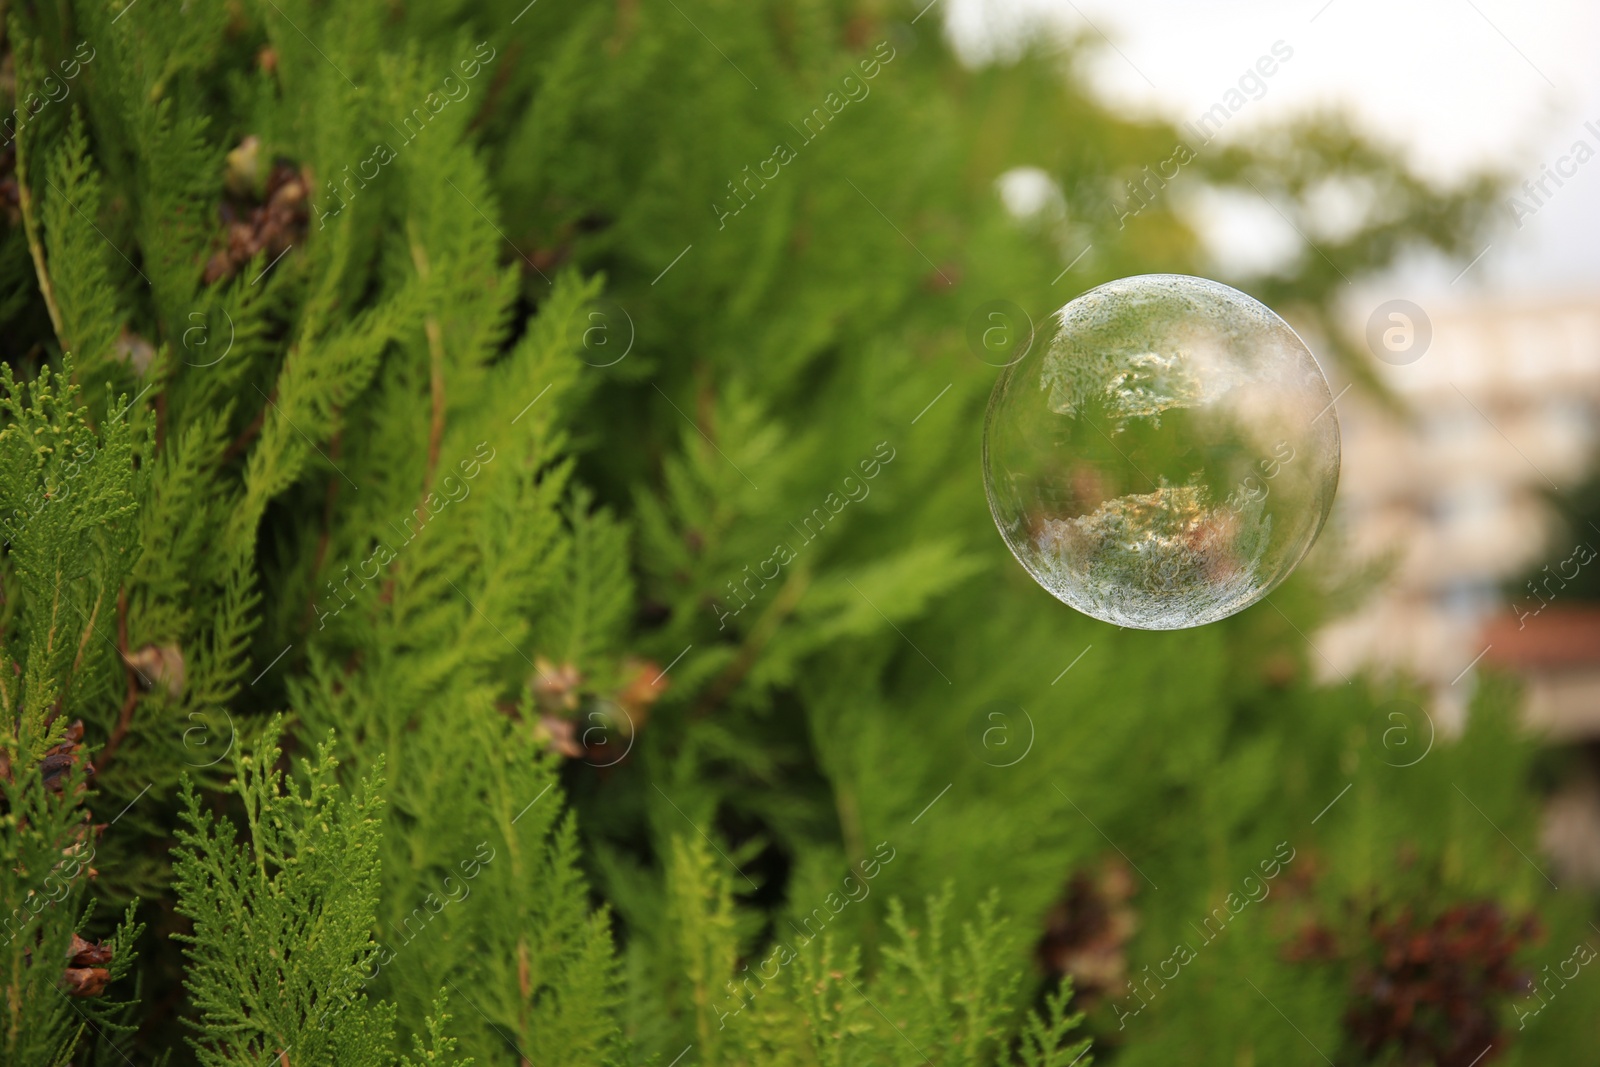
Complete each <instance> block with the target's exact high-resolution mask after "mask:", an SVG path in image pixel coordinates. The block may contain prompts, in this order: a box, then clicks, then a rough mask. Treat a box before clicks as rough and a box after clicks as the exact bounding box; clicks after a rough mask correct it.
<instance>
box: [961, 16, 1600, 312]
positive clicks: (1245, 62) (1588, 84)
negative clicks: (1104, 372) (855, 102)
mask: <svg viewBox="0 0 1600 1067" xmlns="http://www.w3.org/2000/svg"><path fill="white" fill-rule="evenodd" d="M941 3H942V6H943V7H944V16H945V18H946V21H947V26H948V29H949V31H950V32H951V33H952V35H953V36H954V38H955V40H956V43H957V45H958V47H961V48H963V49H964V50H968V51H975V52H979V53H981V52H982V51H983V50H984V49H985V48H986V47H990V46H992V45H993V44H994V43H995V42H1004V41H1005V40H1007V39H1015V37H1016V36H1017V35H1018V34H1019V33H1029V32H1038V31H1037V30H1030V29H1028V26H1029V25H1030V22H1031V21H1032V20H1042V22H1043V23H1044V24H1052V23H1053V24H1055V25H1057V26H1063V27H1066V28H1067V29H1069V30H1070V29H1077V30H1081V31H1083V32H1086V33H1088V34H1090V35H1091V36H1094V37H1098V36H1099V34H1100V33H1101V32H1103V33H1104V34H1105V36H1106V37H1108V38H1109V40H1110V41H1111V42H1112V43H1113V45H1114V47H1113V46H1112V45H1102V46H1101V48H1100V54H1099V56H1098V57H1097V59H1096V61H1095V63H1094V65H1093V68H1092V76H1093V79H1094V84H1095V85H1096V86H1097V87H1098V89H1099V90H1100V92H1101V93H1102V94H1103V95H1104V96H1105V97H1106V98H1107V99H1109V100H1111V101H1113V102H1115V103H1117V104H1118V105H1119V106H1122V107H1124V108H1127V109H1130V110H1136V111H1149V112H1159V113H1162V114H1165V115H1167V116H1169V117H1171V118H1174V119H1177V120H1192V119H1194V118H1196V117H1198V116H1199V115H1200V114H1201V113H1202V112H1204V111H1205V110H1207V109H1208V108H1210V107H1211V106H1212V105H1213V104H1214V103H1216V102H1217V101H1218V100H1219V99H1220V98H1221V96H1222V94H1223V93H1224V92H1226V91H1227V90H1228V89H1229V88H1231V87H1232V86H1233V85H1234V84H1236V82H1237V81H1238V78H1239V76H1240V75H1241V74H1242V73H1243V72H1244V71H1245V70H1246V68H1248V67H1249V66H1251V65H1252V64H1254V63H1255V62H1256V60H1257V58H1258V57H1260V56H1262V55H1264V54H1266V53H1267V51H1268V50H1269V48H1270V47H1271V46H1272V45H1273V43H1274V42H1276V41H1280V40H1281V41H1283V42H1285V43H1286V44H1287V45H1289V46H1290V47H1292V48H1293V50H1294V56H1293V59H1292V60H1291V61H1289V62H1286V63H1284V64H1283V65H1282V67H1281V69H1280V70H1279V71H1278V72H1277V73H1276V74H1275V75H1274V76H1273V77H1272V79H1271V80H1270V82H1269V87H1268V91H1267V94H1266V95H1265V96H1264V97H1263V98H1262V99H1260V100H1258V101H1253V102H1251V103H1250V104H1249V105H1248V106H1247V107H1246V108H1244V109H1243V110H1242V111H1240V113H1239V114H1238V116H1236V117H1235V118H1234V119H1233V120H1231V121H1230V124H1229V128H1228V131H1227V133H1228V135H1230V136H1231V135H1232V134H1233V133H1234V132H1236V131H1237V130H1240V129H1244V128H1246V127H1247V126H1249V125H1251V124H1255V123H1260V122H1263V121H1269V120H1276V119H1281V118H1283V117H1284V116H1286V115H1289V114H1292V113H1294V112H1297V111H1303V110H1305V109H1308V108H1311V107H1315V106H1317V105H1319V104H1326V103H1330V102H1342V103H1344V104H1345V105H1346V106H1348V107H1349V108H1350V109H1352V110H1353V111H1354V112H1355V113H1356V114H1357V115H1358V116H1359V118H1360V119H1361V120H1362V121H1363V123H1364V124H1366V125H1367V126H1368V127H1369V128H1370V129H1372V130H1374V131H1375V132H1377V133H1379V134H1381V135H1383V136H1385V137H1386V138H1387V139H1390V140H1391V141H1394V142H1396V143H1398V144H1400V145H1402V146H1403V147H1404V148H1405V150H1406V151H1407V152H1408V153H1409V154H1410V155H1411V157H1412V159H1413V161H1414V162H1415V163H1416V164H1417V166H1419V167H1421V168H1423V169H1424V170H1425V171H1427V172H1429V173H1430V174H1434V175H1439V176H1441V177H1445V176H1449V175H1451V174H1454V173H1459V172H1460V171H1462V170H1463V169H1466V168H1471V167H1473V166H1474V165H1478V164H1482V163H1484V162H1493V163H1499V164H1501V165H1505V166H1509V167H1511V168H1513V169H1514V170H1516V171H1517V172H1518V173H1521V174H1523V175H1525V176H1526V177H1529V178H1538V177H1539V176H1540V173H1541V172H1540V166H1541V164H1551V165H1554V164H1555V163H1556V162H1557V161H1558V159H1559V158H1560V157H1562V156H1565V155H1568V154H1569V153H1570V152H1571V151H1572V149H1573V146H1574V142H1576V141H1579V140H1583V141H1586V142H1587V143H1588V145H1589V146H1590V148H1591V149H1593V150H1594V151H1595V152H1596V158H1594V159H1592V160H1589V161H1588V162H1587V163H1585V164H1583V165H1581V166H1578V167H1577V173H1576V175H1575V176H1574V177H1571V178H1567V179H1564V181H1565V184H1564V185H1563V186H1562V187H1561V188H1559V189H1556V187H1555V186H1554V185H1553V184H1550V185H1548V186H1547V188H1549V189H1550V190H1552V192H1553V194H1554V195H1552V196H1550V197H1549V198H1547V201H1546V204H1545V205H1544V206H1542V207H1540V208H1539V210H1538V211H1537V213H1535V214H1534V215H1533V216H1532V217H1530V218H1527V219H1525V221H1524V225H1523V227H1522V229H1521V230H1520V231H1519V230H1514V229H1513V228H1512V226H1511V225H1510V219H1511V216H1510V213H1509V211H1508V213H1507V215H1506V222H1507V225H1506V229H1505V232H1504V234H1503V235H1501V236H1498V237H1496V238H1495V240H1494V242H1493V244H1492V245H1491V247H1490V250H1489V252H1488V253H1487V254H1486V255H1485V256H1484V257H1483V259H1482V260H1481V261H1480V262H1479V263H1478V265H1477V266H1476V267H1474V268H1473V270H1472V271H1471V272H1470V273H1469V274H1468V275H1467V276H1466V277H1464V278H1463V279H1462V281H1461V283H1460V285H1458V286H1456V287H1455V291H1456V292H1461V291H1462V290H1464V289H1467V290H1469V291H1470V289H1478V290H1479V291H1481V290H1482V288H1484V287H1491V288H1494V289H1497V290H1500V291H1510V292H1519V293H1529V292H1541V291H1560V292H1563V293H1565V292H1581V291H1585V290H1593V289H1594V288H1596V287H1597V286H1600V62H1597V61H1596V59H1597V56H1596V52H1597V48H1600V4H1597V3H1595V0H1538V2H1537V3H1532V4H1530V3H1527V2H1526V0H1331V2H1330V0H1290V2H1283V0H1278V2H1262V0H1200V2H1197V0H941ZM1035 24H1036V23H1035ZM1002 47H1003V44H1002ZM1586 122H1593V123H1594V129H1593V130H1592V131H1591V130H1587V129H1585V123H1586ZM1574 164H1575V160H1574V161H1569V162H1568V163H1566V164H1565V166H1564V169H1566V170H1567V171H1568V172H1570V171H1571V170H1572V169H1573V166H1574ZM1234 236H1235V238H1236V239H1247V238H1248V234H1247V233H1237V232H1236V233H1235V235H1234ZM1456 269H1458V268H1456ZM1412 273H1413V275H1414V280H1415V281H1416V282H1417V284H1418V285H1425V286H1440V285H1443V284H1444V283H1446V282H1448V281H1449V277H1448V276H1447V275H1439V274H1437V272H1434V273H1431V274H1430V272H1427V271H1413V272H1412Z"/></svg>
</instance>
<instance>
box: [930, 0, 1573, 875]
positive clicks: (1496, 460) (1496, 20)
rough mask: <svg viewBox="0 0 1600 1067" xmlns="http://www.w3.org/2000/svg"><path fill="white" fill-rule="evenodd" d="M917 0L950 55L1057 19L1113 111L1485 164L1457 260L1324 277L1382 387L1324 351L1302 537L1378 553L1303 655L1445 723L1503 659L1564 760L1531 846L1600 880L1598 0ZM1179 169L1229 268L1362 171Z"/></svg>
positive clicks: (1293, 255)
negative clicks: (1239, 179)
mask: <svg viewBox="0 0 1600 1067" xmlns="http://www.w3.org/2000/svg"><path fill="white" fill-rule="evenodd" d="M941 6H942V7H943V10H944V17H945V31H946V34H947V36H948V39H949V42H950V44H951V46H952V47H953V48H954V49H955V50H956V52H957V53H958V54H959V55H961V56H962V57H963V59H964V60H965V61H966V62H968V63H970V64H973V65H975V66H984V65H987V64H990V63H995V62H1001V63H1003V62H1006V61H1008V60H1010V59H1012V58H1014V57H1015V56H1016V55H1017V54H1018V53H1019V52H1020V51H1021V50H1022V49H1023V48H1024V46H1027V47H1031V48H1033V49H1038V47H1039V44H1038V42H1039V40H1040V38H1041V37H1045V38H1050V37H1054V38H1058V39H1059V40H1061V41H1062V42H1063V46H1064V47H1065V46H1066V45H1067V44H1068V43H1069V42H1077V43H1078V44H1079V45H1080V46H1081V47H1084V48H1085V49H1086V50H1087V55H1086V57H1085V58H1086V60H1087V61H1086V62H1081V63H1080V64H1079V66H1078V68H1077V69H1078V73H1079V75H1080V77H1081V79H1082V81H1083V83H1084V86H1085V88H1086V89H1087V90H1088V91H1089V92H1090V93H1091V94H1093V95H1094V96H1096V97H1098V98H1099V99H1100V100H1101V101H1103V102H1104V103H1105V104H1107V105H1108V106H1109V107H1111V108H1112V109H1113V110H1115V111H1118V112H1120V113H1122V114H1124V115H1125V116H1127V117H1129V118H1131V119H1135V120H1151V119H1154V120H1160V121H1165V122H1169V123H1172V124H1173V125H1175V126H1176V127H1177V128H1178V129H1179V130H1180V131H1184V130H1192V131H1197V132H1199V131H1203V132H1204V133H1205V134H1212V133H1214V134H1215V137H1216V140H1217V142H1218V143H1219V144H1224V145H1225V144H1228V143H1230V142H1231V143H1235V144H1244V143H1247V142H1248V141H1250V140H1251V139H1252V138H1259V137H1261V136H1263V135H1266V136H1268V137H1270V136H1271V135H1272V131H1273V130H1275V129H1278V128H1280V127H1281V126H1282V125H1283V124H1285V123H1288V122H1292V121H1295V120H1297V119H1300V120H1304V119H1314V118H1316V117H1318V116H1321V115H1326V114H1333V113H1342V114H1344V115H1347V116H1350V117H1351V118H1352V119H1353V120H1354V123H1355V124H1356V125H1357V126H1358V128H1360V129H1361V130H1362V131H1363V132H1364V133H1366V134H1368V135H1369V136H1372V137H1373V138H1375V139H1376V140H1378V141H1380V142H1382V143H1385V144H1386V146H1387V147H1389V148H1390V149H1391V150H1392V151H1394V152H1395V153H1396V154H1397V155H1399V156H1400V157H1402V158H1404V159H1405V160H1406V161H1407V162H1408V163H1409V164H1410V165H1411V166H1412V167H1413V168H1414V170H1415V171H1416V172H1417V173H1419V174H1421V175H1424V176H1426V177H1427V178H1429V179H1431V180H1434V181H1437V182H1438V183H1439V184H1441V185H1449V184H1451V183H1453V182H1455V181H1458V180H1459V179H1460V178H1461V177H1462V176H1463V175H1465V174H1468V173H1471V172H1474V171H1489V172H1493V173H1497V174H1501V175H1503V176H1504V177H1505V178H1506V179H1508V188H1509V189H1510V190H1511V192H1510V194H1509V195H1505V196H1503V197H1501V202H1500V203H1499V204H1498V205H1497V210H1496V212H1495V217H1494V218H1493V220H1492V222H1491V225H1490V227H1489V228H1488V231H1487V234H1486V236H1485V238H1484V239H1483V240H1482V242H1481V251H1479V252H1477V253H1476V255H1475V257H1474V258H1472V259H1471V260H1470V262H1469V263H1468V264H1467V265H1466V266H1465V267H1463V265H1462V264H1461V263H1458V262H1446V261H1444V260H1443V259H1442V258H1440V257H1438V256H1435V255H1431V254H1420V255H1407V256H1402V257H1401V259H1400V260H1399V262H1398V263H1397V265H1396V266H1395V267H1393V268H1391V269H1388V270H1386V271H1384V272H1382V273H1380V274H1379V275H1377V276H1376V277H1371V278H1364V279H1358V280H1357V281H1356V282H1354V283H1352V284H1351V285H1350V286H1349V289H1348V291H1347V292H1346V293H1345V294H1344V295H1343V297H1342V298H1340V299H1338V300H1337V301H1336V306H1337V308H1338V315H1339V317H1340V319H1341V326H1342V327H1343V330H1344V332H1345V334H1346V335H1347V337H1346V339H1347V340H1348V341H1349V342H1350V343H1351V344H1352V345H1354V347H1355V348H1356V349H1357V350H1358V351H1360V350H1363V349H1364V350H1365V352H1366V354H1367V355H1368V356H1369V358H1368V359H1367V366H1366V368H1365V369H1366V370H1367V371H1368V372H1369V373H1370V374H1371V375H1372V377H1373V379H1374V380H1375V382H1376V383H1377V384H1378V385H1379V386H1380V387H1381V390H1382V393H1381V394H1380V395H1379V396H1376V397H1375V396H1374V392H1373V391H1372V390H1368V389H1351V388H1350V386H1351V385H1352V384H1353V383H1352V382H1351V381H1350V378H1351V377H1352V375H1351V373H1350V369H1349V368H1346V367H1344V366H1341V365H1340V363H1339V362H1337V361H1330V360H1327V359H1324V360H1323V362H1324V368H1325V370H1327V371H1328V372H1329V374H1330V378H1331V379H1332V387H1333V389H1334V392H1335V393H1336V394H1340V401H1339V413H1340V419H1341V423H1342V427H1343V432H1344V467H1343V473H1342V478H1341V483H1340V487H1339V497H1338V502H1337V504H1336V505H1335V510H1334V515H1333V517H1332V519H1331V529H1330V536H1327V537H1326V539H1325V540H1324V542H1323V544H1322V545H1320V546H1319V549H1318V551H1319V553H1320V554H1321V555H1323V556H1324V557H1326V556H1328V555H1329V554H1330V553H1341V554H1343V555H1344V557H1345V558H1344V559H1343V560H1341V561H1340V562H1341V565H1343V566H1345V567H1350V568H1359V567H1361V566H1375V567H1378V568H1380V569H1381V570H1382V572H1383V574H1384V580H1383V581H1382V582H1379V583H1376V584H1375V585H1374V586H1373V588H1372V589H1371V590H1370V591H1369V592H1368V593H1367V595H1366V597H1365V599H1364V601H1363V602H1362V604H1361V605H1360V606H1359V607H1358V608H1357V609H1356V610H1354V611H1353V612H1351V613H1349V614H1346V615H1344V616H1343V617H1341V618H1338V619H1336V620H1335V621H1333V622H1332V623H1330V624H1328V625H1326V626H1325V627H1324V628H1323V629H1322V630H1321V631H1320V632H1318V633H1317V634H1316V635H1314V644H1315V646H1316V649H1317V651H1318V653H1319V655H1318V658H1317V659H1315V660H1314V661H1313V662H1314V663H1315V664H1317V665H1319V666H1320V669H1321V676H1322V678H1323V680H1325V681H1337V680H1339V679H1340V678H1344V677H1348V676H1350V675H1351V674H1354V673H1356V672H1359V671H1361V670H1363V669H1368V670H1376V671H1378V672H1380V673H1383V672H1390V673H1404V674H1407V675H1409V676H1411V677H1414V678H1419V679H1421V680H1423V681H1425V682H1426V684H1427V685H1428V687H1429V689H1430V690H1431V699H1432V704H1431V708H1432V714H1433V717H1434V719H1435V722H1436V723H1437V724H1438V725H1439V726H1440V728H1441V729H1443V730H1446V731H1458V730H1459V729H1460V727H1461V725H1462V720H1463V717H1464V715H1465V713H1466V708H1467V704H1468V701H1469V700H1470V698H1471V696H1472V692H1473V689H1474V686H1475V684H1476V682H1477V679H1478V676H1479V671H1480V670H1482V669H1484V668H1490V667H1493V668H1500V669H1503V670H1506V671H1509V672H1512V673H1514V674H1516V675H1518V676H1520V678H1521V680H1522V681H1523V683H1524V685H1523V696H1522V709H1521V710H1522V720H1523V723H1524V725H1525V727H1526V728H1527V729H1528V730H1530V731H1532V732H1534V733H1535V735H1536V736H1537V737H1539V738H1540V740H1541V741H1542V742H1543V743H1545V744H1547V745H1548V746H1549V748H1550V750H1551V751H1550V754H1551V756H1552V757H1554V758H1555V759H1556V760H1558V761H1559V762H1561V764H1562V766H1563V770H1564V773H1563V774H1562V776H1561V778H1562V784H1561V786H1560V788H1559V789H1558V790H1557V791H1556V792H1555V794H1554V796H1553V799H1552V800H1551V802H1550V804H1549V807H1548V810H1547V812H1546V817H1545V824H1544V830H1543V838H1544V845H1545V848H1546V851H1547V852H1548V853H1549V854H1550V855H1551V858H1552V859H1553V860H1555V861H1556V862H1557V863H1558V865H1559V866H1560V867H1561V868H1562V869H1563V870H1564V871H1566V872H1567V873H1568V874H1569V875H1570V876H1572V877H1576V878H1579V879H1580V880H1581V881H1583V882H1586V883H1589V884H1600V773H1597V772H1596V769H1597V768H1600V604H1597V603H1596V601H1595V595H1596V592H1597V590H1600V582H1597V579H1596V576H1595V573H1594V572H1593V571H1592V570H1591V569H1590V563H1591V562H1592V560H1593V559H1594V557H1595V550H1594V547H1595V546H1600V525H1597V522H1600V507H1597V505H1600V494H1597V492H1596V482H1595V479H1594V471H1595V468H1596V455H1597V448H1600V244H1597V242H1596V241H1595V235H1596V233H1600V164H1595V163H1592V160H1593V158H1594V157H1595V156H1596V155H1597V154H1600V67H1597V66H1596V64H1595V63H1594V61H1593V43H1594V41H1596V40H1597V39H1600V7H1597V6H1596V5H1594V4H1591V3H1583V2H1580V0H1554V2H1550V3H1545V4H1539V5H1534V6H1530V5H1523V4H1515V3H1511V2H1508V0H1429V2H1422V3H1415V4H1405V5H1396V4H1392V3H1383V2H1379V0H1306V2H1302V3H1292V4H1276V3H1274V4H1269V3H1259V2H1248V0H1223V2H1219V3H1208V4H1204V5H1195V4H1191V3H1184V2H1181V0H1141V2H1139V3H1131V4H1130V3H1112V2H1110V0H947V2H945V3H943V4H942V5H941ZM1275 43H1281V44H1280V49H1279V52H1278V54H1279V55H1281V54H1282V53H1283V52H1290V53H1292V58H1290V59H1288V60H1286V61H1283V62H1281V63H1280V64H1275V65H1276V67H1277V69H1276V70H1275V71H1274V73H1273V74H1272V75H1270V76H1269V77H1264V78H1259V79H1252V80H1250V81H1249V83H1248V84H1247V85H1246V86H1244V87H1243V88H1244V95H1245V98H1246V102H1245V105H1244V106H1243V107H1240V108H1238V109H1237V110H1233V111H1230V112H1229V113H1228V114H1227V116H1226V119H1225V121H1223V120H1222V118H1221V116H1222V114H1223V113H1222V112H1215V111H1213V110H1212V109H1214V108H1216V107H1217V105H1218V104H1219V102H1222V101H1223V100H1224V97H1225V95H1226V94H1227V93H1228V91H1229V90H1232V89H1234V88H1235V87H1238V86H1239V84H1240V83H1239V79H1240V76H1241V72H1248V71H1249V70H1250V69H1251V68H1252V66H1253V64H1255V63H1256V61H1257V58H1258V56H1260V55H1261V54H1263V53H1266V52H1268V50H1269V48H1270V47H1271V46H1272V45H1273V44H1275ZM1283 45H1287V46H1288V47H1287V48H1283V47H1282V46H1283ZM1231 103H1235V104H1236V103H1237V98H1235V99H1234V100H1233V101H1231ZM1224 106H1225V107H1226V106H1227V104H1224ZM1208 112H1211V113H1212V114H1213V116H1214V118H1213V121H1212V123H1210V124H1204V125H1202V124H1203V123H1206V120H1205V116H1206V115H1207V113H1208ZM1218 123H1220V126H1219V125H1218ZM1186 124H1187V125H1186ZM1042 178H1043V175H1042V172H1031V171H1029V170H1027V169H1019V170H1016V171H1012V172H1010V173H1009V174H1008V175H1007V176H1006V178H1005V179H1003V186H1002V194H1003V195H1005V196H1007V198H1008V199H1007V203H1008V205H1010V206H1012V207H1013V208H1014V210H1019V211H1021V212H1023V213H1026V212H1028V211H1030V210H1032V209H1033V201H1032V200H1030V198H1035V199H1036V198H1038V197H1040V196H1043V195H1046V186H1045V185H1044V183H1043V182H1042V181H1041V179H1042ZM1045 181H1047V180H1045ZM1188 185H1189V187H1188V188H1185V182H1184V176H1183V175H1182V174H1181V173H1180V175H1179V176H1178V177H1177V178H1176V179H1174V180H1172V181H1171V183H1170V185H1164V187H1163V188H1162V189H1161V190H1160V193H1161V195H1163V196H1165V197H1169V198H1170V200H1171V202H1172V204H1173V205H1174V207H1175V208H1176V209H1177V211H1178V213H1179V214H1180V215H1181V216H1182V217H1183V218H1184V221H1185V222H1187V223H1188V224H1189V225H1190V226H1192V227H1193V228H1194V229H1195V231H1196V232H1198V233H1199V235H1200V236H1201V238H1202V239H1203V242H1204V252H1205V254H1206V256H1207V257H1208V258H1209V259H1210V261H1211V263H1212V264H1213V265H1214V270H1215V273H1216V275H1217V276H1219V277H1223V278H1227V279H1233V280H1241V281H1243V280H1247V279H1249V278H1251V277H1255V276H1260V275H1263V274H1266V275H1270V274H1273V273H1275V272H1277V271H1284V270H1287V269H1289V268H1290V267H1291V266H1292V264H1294V263H1295V262H1296V261H1297V260H1298V259H1299V258H1300V257H1302V256H1310V255H1319V254H1321V253H1320V252H1319V251H1318V249H1317V247H1316V238H1317V236H1320V235H1322V234H1327V235H1328V236H1329V237H1330V238H1332V239H1334V240H1337V239H1338V238H1339V237H1340V236H1341V235H1342V234H1344V233H1348V232H1349V231H1350V230H1351V229H1352V228H1353V226H1354V224H1356V223H1358V222H1359V221H1360V220H1361V219H1362V217H1363V215H1364V213H1367V212H1370V210H1371V209H1372V207H1373V204H1372V201H1373V200H1374V196H1373V191H1372V190H1371V189H1370V188H1361V187H1359V186H1356V185H1354V184H1353V183H1343V184H1342V185H1340V184H1336V183H1331V182H1330V183H1329V184H1328V187H1327V188H1325V189H1320V190H1317V191H1316V194H1317V195H1314V196H1311V197H1308V198H1307V200H1306V202H1305V204H1304V205H1303V211H1302V213H1301V214H1300V215H1299V218H1300V223H1299V224H1297V223H1296V222H1294V221H1291V220H1290V218H1289V217H1288V216H1287V215H1285V214H1284V213H1283V212H1282V211H1280V210H1279V209H1278V208H1277V207H1276V206H1274V204H1273V203H1272V202H1270V201H1269V200H1268V199H1267V198H1266V197H1265V196H1251V195H1249V194H1244V195H1237V194H1219V193H1217V192H1215V191H1214V190H1212V189H1210V188H1208V187H1206V186H1205V185H1204V182H1203V179H1199V178H1191V179H1190V182H1189V183H1188ZM1072 207H1073V205H1070V204H1069V205H1068V210H1069V211H1070V210H1071V209H1072ZM1397 302H1403V303H1397ZM1394 314H1399V315H1400V316H1401V317H1400V318H1391V317H1390V316H1391V315H1394ZM1290 317H1291V318H1293V315H1292V314H1291V316H1290ZM1297 325H1302V326H1304V325H1305V324H1300V323H1297ZM1391 330H1392V331H1397V332H1393V333H1390V332H1388V331H1391ZM1308 335H1310V336H1314V335H1315V329H1314V327H1312V328H1310V330H1309V334H1308ZM1386 337H1387V340H1386ZM1373 342H1375V343H1376V347H1374V343H1373ZM1341 379H1343V380H1341Z"/></svg>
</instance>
